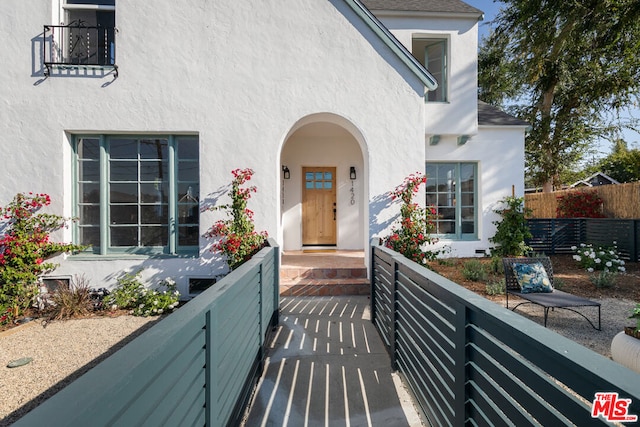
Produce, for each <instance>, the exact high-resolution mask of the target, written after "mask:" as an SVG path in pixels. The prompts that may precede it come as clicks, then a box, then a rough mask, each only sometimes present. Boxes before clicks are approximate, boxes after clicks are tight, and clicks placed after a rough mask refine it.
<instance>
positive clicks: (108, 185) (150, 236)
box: [74, 135, 200, 254]
mask: <svg viewBox="0 0 640 427" xmlns="http://www.w3.org/2000/svg"><path fill="white" fill-rule="evenodd" d="M74 151H75V157H76V162H75V164H76V168H75V169H76V173H75V176H76V204H75V206H76V209H77V212H76V216H77V217H78V218H79V221H78V223H77V228H76V239H75V240H76V241H77V242H78V243H79V244H82V245H90V246H91V251H92V252H93V253H97V254H109V253H150V254H152V253H166V254H178V253H184V252H190V251H194V250H197V247H198V239H199V235H200V233H199V148H198V137H197V136H183V135H171V136H148V137H147V136H144V137H142V136H120V135H91V136H76V137H75V140H74Z"/></svg>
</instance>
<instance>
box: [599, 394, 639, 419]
mask: <svg viewBox="0 0 640 427" xmlns="http://www.w3.org/2000/svg"><path fill="white" fill-rule="evenodd" d="M630 404H631V399H620V398H618V393H615V392H605V393H596V398H595V399H594V400H593V406H592V407H591V417H592V418H598V417H599V416H601V415H602V416H603V417H604V419H605V420H607V421H609V422H626V423H629V422H636V421H638V416H637V415H631V414H629V405H630Z"/></svg>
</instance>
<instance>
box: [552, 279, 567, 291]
mask: <svg viewBox="0 0 640 427" xmlns="http://www.w3.org/2000/svg"><path fill="white" fill-rule="evenodd" d="M564 285H565V283H564V280H562V279H561V278H560V277H555V278H554V279H553V289H557V290H559V291H560V290H562V288H564Z"/></svg>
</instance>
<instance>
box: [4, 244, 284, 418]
mask: <svg viewBox="0 0 640 427" xmlns="http://www.w3.org/2000/svg"><path fill="white" fill-rule="evenodd" d="M269 243H270V245H271V247H267V248H264V249H262V250H261V251H260V252H259V253H258V254H257V255H255V256H254V257H253V258H252V259H251V260H250V261H248V262H247V263H245V264H243V265H242V266H240V267H239V268H238V269H237V270H234V271H233V272H231V274H229V275H228V276H226V277H225V278H224V279H222V280H221V281H219V282H218V283H216V284H215V285H214V286H212V287H211V288H209V289H207V290H206V291H204V292H203V293H202V294H201V295H199V296H198V297H196V298H195V299H193V300H192V301H190V302H189V303H188V304H186V305H184V306H183V307H181V308H180V309H179V310H177V311H176V312H175V313H173V314H171V315H170V316H168V317H167V318H166V319H164V320H162V321H161V322H159V323H158V324H157V325H155V326H153V327H152V328H151V329H149V330H148V331H146V332H144V333H143V334H142V335H141V336H140V337H138V338H136V339H135V340H133V341H132V342H130V343H129V344H127V345H126V346H125V347H123V348H122V349H121V350H119V351H118V352H116V353H114V354H113V355H112V356H110V357H109V358H107V359H105V360H104V361H103V362H102V363H100V364H99V365H97V366H96V367H95V368H93V369H91V370H90V371H89V372H87V373H86V374H85V375H83V376H82V377H80V378H78V379H77V380H76V381H74V382H73V383H71V384H70V385H69V386H67V387H66V388H64V389H63V390H61V391H60V392H59V393H57V394H55V395H54V396H53V397H51V398H50V399H49V400H47V401H46V402H44V403H43V404H42V405H40V406H38V407H37V408H35V409H34V410H33V411H31V412H30V413H28V414H27V415H25V416H24V417H23V418H21V419H20V420H18V421H17V422H16V423H15V424H14V425H15V426H18V427H19V426H78V427H86V426H92V427H95V426H112V425H119V426H165V425H166V426H195V425H200V426H202V425H207V426H224V425H235V424H238V423H239V419H240V417H241V416H242V414H243V412H244V409H245V405H246V403H247V402H248V398H249V397H250V393H251V392H252V390H253V388H254V385H255V378H256V377H257V376H258V375H259V374H260V372H261V365H262V363H263V358H264V351H263V349H264V343H265V339H266V335H267V334H268V332H269V331H270V330H271V329H272V326H274V325H275V324H277V322H278V306H279V296H278V295H279V294H278V270H279V267H278V262H279V261H278V259H279V255H278V247H277V246H275V242H274V241H273V240H271V239H269ZM52 351H55V350H52ZM14 386H19V385H14Z"/></svg>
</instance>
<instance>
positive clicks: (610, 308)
mask: <svg viewBox="0 0 640 427" xmlns="http://www.w3.org/2000/svg"><path fill="white" fill-rule="evenodd" d="M593 300H594V301H598V302H600V304H601V317H602V330H601V331H598V330H595V329H593V328H592V327H591V325H589V322H587V321H586V320H584V319H583V318H582V317H580V316H579V315H577V314H575V313H572V312H570V311H567V310H561V309H557V310H554V311H549V317H548V318H547V327H548V328H549V329H551V330H552V331H554V332H557V333H559V334H560V335H563V336H565V337H567V338H569V339H571V340H573V341H575V342H577V343H578V344H581V345H583V346H585V347H587V348H588V349H590V350H593V351H595V352H596V353H599V354H601V355H603V356H605V357H607V358H611V341H612V340H613V337H614V336H616V334H617V333H618V332H621V331H622V330H624V327H625V326H632V325H634V324H635V323H634V320H632V319H629V318H628V317H629V314H630V313H631V309H632V308H633V307H634V306H635V301H632V300H628V299H622V298H600V299H598V298H594V299H593ZM502 306H503V307H504V304H503V305H502ZM509 307H512V305H511V300H509ZM576 310H578V311H580V312H582V313H584V314H585V315H586V316H587V317H588V318H589V320H591V321H592V322H593V323H594V324H595V325H596V326H597V325H598V310H597V308H595V307H578V308H576ZM516 313H519V314H522V315H524V316H526V317H528V318H530V319H531V320H533V321H535V322H536V323H539V324H541V325H542V324H544V313H543V309H542V307H540V306H537V305H534V304H526V305H521V306H520V307H518V308H517V309H516Z"/></svg>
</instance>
